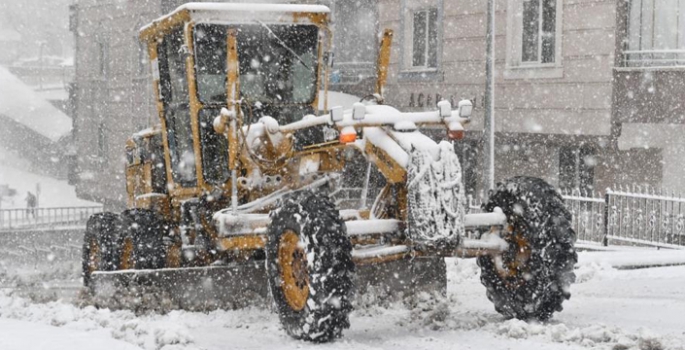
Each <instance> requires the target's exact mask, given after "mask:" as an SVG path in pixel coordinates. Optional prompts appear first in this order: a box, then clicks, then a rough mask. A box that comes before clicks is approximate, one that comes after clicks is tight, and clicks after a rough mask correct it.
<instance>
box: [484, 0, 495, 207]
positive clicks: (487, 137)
mask: <svg viewBox="0 0 685 350" xmlns="http://www.w3.org/2000/svg"><path fill="white" fill-rule="evenodd" d="M487 16H488V20H487V26H488V27H487V32H486V35H485V42H486V45H487V48H486V51H485V99H484V102H485V121H484V123H483V144H484V145H483V153H484V154H485V158H484V159H483V160H484V162H483V170H484V171H483V174H484V175H485V176H484V178H483V193H484V194H485V196H486V198H487V196H488V192H489V191H490V190H492V189H494V188H495V77H494V74H495V0H488V11H487Z"/></svg>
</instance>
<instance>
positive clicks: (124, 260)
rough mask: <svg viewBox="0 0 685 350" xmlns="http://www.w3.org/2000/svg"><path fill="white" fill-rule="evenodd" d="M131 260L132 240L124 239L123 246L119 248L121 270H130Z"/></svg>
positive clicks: (129, 238)
mask: <svg viewBox="0 0 685 350" xmlns="http://www.w3.org/2000/svg"><path fill="white" fill-rule="evenodd" d="M132 258H133V240H132V239H131V237H126V239H124V245H123V247H122V248H121V269H122V270H130V269H132V268H133V263H132V261H131V259H132Z"/></svg>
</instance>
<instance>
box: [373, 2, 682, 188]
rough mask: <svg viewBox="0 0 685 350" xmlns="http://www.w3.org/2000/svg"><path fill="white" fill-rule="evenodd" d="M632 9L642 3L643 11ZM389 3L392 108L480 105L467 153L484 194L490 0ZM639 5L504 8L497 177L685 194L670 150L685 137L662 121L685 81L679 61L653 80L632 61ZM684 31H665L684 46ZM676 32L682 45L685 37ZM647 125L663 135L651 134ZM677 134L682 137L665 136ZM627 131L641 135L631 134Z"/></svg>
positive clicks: (675, 109) (384, 24)
mask: <svg viewBox="0 0 685 350" xmlns="http://www.w3.org/2000/svg"><path fill="white" fill-rule="evenodd" d="M645 3H647V2H646V1H645ZM631 4H636V5H635V6H632V12H631V6H630V5H631ZM378 6H379V11H378V12H379V22H380V27H381V28H391V29H393V30H394V32H395V33H396V34H395V38H394V42H395V46H394V49H393V51H392V58H391V62H392V63H391V73H390V78H389V83H388V87H387V91H386V96H387V100H388V103H389V104H392V105H395V106H399V107H400V108H401V109H403V110H423V109H430V108H435V104H436V103H437V101H439V100H440V99H450V100H452V101H453V103H456V102H457V101H458V100H460V99H471V100H472V101H474V102H475V103H474V105H475V106H476V108H475V110H474V118H473V123H472V125H471V126H470V127H469V130H470V131H469V132H467V138H466V140H465V141H463V142H461V143H460V144H458V145H457V147H458V149H459V150H460V155H461V158H462V162H463V167H464V168H465V181H466V182H467V188H469V189H470V191H474V192H475V191H477V189H480V188H482V183H481V178H482V176H481V175H480V174H481V169H482V168H483V166H482V158H483V156H482V154H481V149H482V147H481V142H482V125H483V117H484V116H483V112H484V108H483V104H482V103H483V100H484V87H485V48H486V44H485V35H486V18H487V17H486V10H487V8H486V6H487V2H486V1H477V0H466V1H446V0H380V1H379V5H378ZM636 6H637V7H639V6H641V3H640V0H633V1H618V2H617V1H596V0H592V1H590V0H509V1H503V0H500V1H496V6H495V8H496V11H495V12H496V14H495V23H496V26H495V57H496V60H495V71H496V73H495V125H496V138H497V143H496V154H495V158H496V160H495V174H496V180H497V181H500V180H503V179H505V178H508V177H512V176H518V175H528V176H537V177H541V178H544V179H546V180H547V181H549V182H550V183H552V184H554V185H555V186H557V187H560V188H580V189H582V190H586V191H592V190H600V191H603V190H604V189H605V188H607V187H613V186H615V185H616V184H638V185H641V186H643V185H650V186H654V187H661V186H667V187H670V188H672V189H674V190H685V184H680V180H679V179H680V178H682V177H683V175H685V171H683V170H682V169H672V168H677V167H679V166H680V165H679V164H678V165H676V164H670V162H671V161H670V160H668V159H667V157H671V158H669V159H675V158H674V157H675V155H673V156H671V155H670V154H671V153H674V152H675V150H674V148H673V147H670V146H668V145H670V144H671V143H673V142H674V141H673V140H678V139H681V138H679V137H678V136H677V131H675V130H676V129H673V127H674V124H655V123H656V122H657V121H667V120H670V121H673V120H674V119H677V118H678V116H682V114H683V108H682V101H683V100H682V97H681V96H680V95H681V94H682V93H679V92H675V91H673V89H670V90H671V91H669V87H675V86H674V84H675V83H676V82H677V81H678V77H679V75H678V73H674V72H673V70H675V71H678V68H677V67H675V66H677V65H675V64H674V65H670V66H669V67H668V68H667V70H668V71H669V73H661V72H662V70H660V69H659V68H657V69H656V70H655V71H654V72H658V73H656V75H654V74H655V73H650V72H651V71H652V69H653V67H652V68H650V69H648V71H647V72H646V71H645V69H644V67H642V68H635V67H627V66H626V63H625V59H624V57H625V55H626V54H629V55H635V53H632V52H631V51H629V50H630V48H629V47H626V42H628V43H630V40H627V39H626V35H627V34H626V33H629V32H630V30H627V29H626V23H627V22H628V20H629V17H630V16H633V17H639V16H638V15H637V14H636V10H635V8H636ZM655 23H656V22H655ZM661 23H664V22H661ZM667 23H672V24H675V23H681V22H678V21H677V20H676V19H674V20H673V21H670V22H667ZM649 25H650V26H651V24H649ZM681 26H682V25H681ZM650 28H651V27H650ZM683 28H685V27H682V28H675V26H674V28H670V27H669V28H668V29H661V30H662V31H667V30H668V31H670V32H669V33H671V32H673V33H677V32H678V31H679V32H680V33H681V35H680V36H679V37H678V38H680V37H682V36H683V34H685V31H684V30H683ZM676 29H677V30H676ZM635 30H636V29H633V31H635ZM653 36H654V37H659V35H657V34H654V35H653ZM673 36H674V38H673V42H675V41H677V40H680V39H676V38H675V36H676V35H675V34H673ZM628 39H630V37H629V38H628ZM631 40H635V39H634V38H632V39H631ZM680 42H682V40H681V41H680ZM662 46H663V45H662ZM661 48H662V47H660V49H661ZM681 48H682V47H681ZM676 49H677V48H676ZM627 50H628V51H627ZM630 57H633V56H630ZM668 58H677V59H682V58H683V57H682V56H679V54H670V55H669V56H668ZM677 59H676V60H675V62H680V63H681V64H682V63H683V62H682V61H678V60H677ZM674 74H675V75H674ZM655 76H656V77H657V78H654V77H655ZM647 79H651V80H652V81H653V82H652V83H651V84H657V85H659V84H661V86H660V87H659V88H660V93H657V94H656V95H657V96H660V99H654V94H652V95H648V93H649V91H650V90H649V89H650V88H649V87H646V86H645V84H646V83H645V81H646V80H647ZM682 81H683V80H682V79H681V80H680V82H681V83H682ZM626 82H627V83H626ZM631 84H632V85H631ZM647 85H649V84H647ZM681 91H682V90H681ZM647 100H649V101H650V102H649V103H646V102H645V101H647ZM657 105H658V108H657V107H656V106H657ZM637 106H639V107H640V108H637ZM645 109H646V110H645ZM636 115H639V117H637V118H638V119H635V118H636ZM659 115H662V117H660V116H659ZM635 120H637V121H639V122H641V123H643V124H644V123H646V124H649V126H645V125H643V124H640V125H636V124H635ZM666 123H668V122H666ZM645 128H647V129H649V130H654V131H653V132H651V133H650V134H649V135H645V134H644V133H643V130H645ZM657 130H658V131H657ZM666 130H671V131H670V133H671V134H672V137H671V136H669V137H667V138H663V137H660V136H658V135H659V132H662V131H666ZM677 130H679V129H677ZM631 132H632V134H630V133H631ZM627 133H628V134H630V135H633V136H631V137H627V138H626V135H628V134H627ZM622 135H623V136H622ZM636 135H637V136H636ZM661 135H666V134H661ZM640 137H642V139H645V138H646V139H649V140H650V141H648V142H647V141H640V140H637V139H638V138H640ZM640 142H642V143H640ZM669 147H670V148H669ZM665 155H666V156H665ZM676 178H677V179H678V180H675V179H676Z"/></svg>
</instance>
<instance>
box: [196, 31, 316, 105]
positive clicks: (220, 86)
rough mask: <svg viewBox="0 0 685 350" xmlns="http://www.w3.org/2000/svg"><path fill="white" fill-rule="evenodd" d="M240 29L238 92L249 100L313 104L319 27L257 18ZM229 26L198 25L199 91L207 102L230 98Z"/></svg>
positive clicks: (199, 95) (197, 66)
mask: <svg viewBox="0 0 685 350" xmlns="http://www.w3.org/2000/svg"><path fill="white" fill-rule="evenodd" d="M231 27H232V28H235V29H236V30H237V44H238V61H239V65H240V67H239V75H240V78H239V84H240V95H241V97H242V98H247V99H248V101H249V102H251V103H254V102H261V103H268V104H310V103H312V102H313V101H314V98H315V96H316V90H317V88H316V83H317V73H318V69H317V63H318V62H317V56H318V45H319V40H318V32H319V30H318V28H317V27H316V26H315V25H301V24H300V25H274V24H265V23H261V22H255V23H254V24H243V25H237V26H231ZM228 28H229V27H228V26H226V25H218V24H198V25H196V26H195V35H194V36H195V64H196V67H195V70H196V74H197V93H198V97H199V99H200V101H202V102H203V103H205V104H225V103H226V71H227V69H226V64H227V63H226V47H227V38H226V35H227V31H228Z"/></svg>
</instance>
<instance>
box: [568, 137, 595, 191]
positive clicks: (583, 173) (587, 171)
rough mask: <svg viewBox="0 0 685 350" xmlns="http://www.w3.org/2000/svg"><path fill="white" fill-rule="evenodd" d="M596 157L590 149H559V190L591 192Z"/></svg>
mask: <svg viewBox="0 0 685 350" xmlns="http://www.w3.org/2000/svg"><path fill="white" fill-rule="evenodd" d="M596 163H597V161H596V156H595V153H594V150H592V149H591V148H585V147H583V148H572V147H562V148H561V149H559V188H563V189H580V190H583V191H592V189H593V188H594V183H595V164H596Z"/></svg>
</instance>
